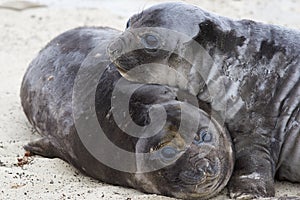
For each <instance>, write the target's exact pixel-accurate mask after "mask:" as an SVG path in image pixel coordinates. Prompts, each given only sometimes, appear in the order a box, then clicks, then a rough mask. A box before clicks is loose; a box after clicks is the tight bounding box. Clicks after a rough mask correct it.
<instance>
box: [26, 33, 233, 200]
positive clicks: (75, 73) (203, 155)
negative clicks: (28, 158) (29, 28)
mask: <svg viewBox="0 0 300 200" xmlns="http://www.w3.org/2000/svg"><path fill="white" fill-rule="evenodd" d="M119 35H120V33H119V31H116V30H113V29H109V28H78V29H74V30H70V31H68V32H65V33H63V34H61V35H59V36H58V37H56V38H55V39H53V40H52V41H51V42H50V43H49V44H48V45H47V46H46V47H45V48H44V49H43V50H41V52H40V53H39V55H38V56H37V57H36V58H35V59H34V60H33V61H32V63H31V64H30V66H29V68H28V70H27V72H26V74H25V76H24V79H23V82H22V86H21V94H20V95H21V102H22V106H23V109H24V112H25V114H26V116H27V118H28V120H29V121H30V123H31V124H32V125H33V127H34V128H35V129H36V130H37V131H38V133H39V134H40V135H41V137H42V138H41V139H39V140H37V141H33V142H31V143H29V144H28V145H26V146H25V149H26V150H28V151H30V152H31V153H33V154H37V155H42V156H46V157H50V158H54V157H58V158H61V159H63V160H65V161H67V162H69V163H71V164H72V165H74V166H75V167H76V168H77V169H79V170H80V171H82V172H84V173H85V174H87V175H89V176H91V177H94V178H96V179H99V180H102V181H104V182H106V183H111V184H115V185H121V186H126V187H132V188H136V189H138V190H141V191H144V192H147V193H157V194H163V195H168V196H175V197H179V198H185V199H199V198H209V197H211V196H213V195H215V194H217V193H218V192H219V191H220V190H222V189H223V188H224V187H225V185H226V184H227V182H228V181H229V178H230V176H231V174H232V170H233V163H234V157H233V156H234V155H233V149H232V142H231V138H230V136H229V135H228V133H227V131H226V129H225V128H224V127H223V126H222V124H219V123H218V122H217V121H216V120H215V119H214V118H213V117H212V116H211V115H210V111H209V109H207V111H206V112H205V111H203V110H202V109H198V108H197V107H198V105H196V106H197V107H195V106H193V105H191V104H189V103H187V102H189V98H188V94H187V95H185V96H184V95H179V91H178V90H177V89H172V88H170V87H167V86H160V85H143V86H141V87H138V89H137V90H135V91H134V93H133V95H132V96H131V98H130V101H129V105H130V106H129V112H130V116H129V117H128V118H127V117H124V118H123V119H122V120H123V121H122V124H123V125H124V127H127V126H128V125H130V124H131V123H135V124H138V125H139V126H142V127H144V126H146V125H148V124H150V123H151V122H152V120H153V121H155V119H156V118H158V119H159V116H154V118H153V119H152V118H150V113H151V111H152V110H153V109H154V110H155V108H156V107H157V106H160V107H163V108H164V110H165V111H166V123H165V124H164V125H163V127H162V129H161V130H159V132H158V133H157V134H155V135H154V136H151V137H148V138H140V137H146V136H148V135H147V133H148V132H146V129H145V130H144V131H141V132H140V133H139V135H137V136H138V137H132V136H130V135H128V134H127V133H125V132H124V131H122V130H121V128H122V126H123V125H121V128H119V127H118V125H117V123H116V122H115V120H114V117H115V115H113V114H112V113H113V111H114V109H115V108H114V107H113V106H112V100H113V99H114V98H115V96H114V95H113V94H114V93H113V90H114V89H115V87H116V84H117V82H118V81H119V80H120V78H121V75H120V74H119V72H118V71H117V69H116V67H115V66H114V65H113V64H110V61H109V57H108V56H107V54H106V49H107V46H108V44H109V43H110V41H111V40H112V39H114V38H116V37H117V36H119ZM97 70H98V71H97ZM99 70H100V71H101V72H102V75H101V76H100V75H99V74H101V73H95V72H99ZM78 77H79V78H78ZM76 78H78V79H76ZM77 81H79V82H77ZM80 81H81V82H80ZM79 83H81V84H82V85H80V84H79ZM90 83H92V84H91V85H89V84H90ZM78 85H80V87H78ZM121 86H122V88H123V90H121V93H122V94H123V95H126V94H127V93H128V92H129V91H127V89H130V88H133V87H135V86H136V84H135V83H131V82H128V81H126V80H124V82H123V84H122V85H121ZM93 88H94V89H93ZM126 88H127V89H126ZM177 99H181V100H182V101H179V100H177ZM184 101H187V102H184ZM74 102H75V103H74ZM121 103H123V102H121ZM93 104H94V105H93ZM123 104H125V105H126V103H125V102H124V103H123ZM183 108H186V109H187V110H188V111H189V112H186V113H185V117H182V116H183V115H182V114H183V113H184V112H183V110H182V109H183ZM93 114H96V119H97V120H98V121H97V122H98V123H97V124H96V125H95V126H94V125H93V124H92V123H90V121H89V118H93ZM117 114H121V115H122V114H123V113H117ZM196 118H197V119H198V121H197V123H195V120H194V119H196ZM131 119H132V121H131ZM80 120H84V121H83V123H81V124H80V123H79V122H80ZM182 123H184V124H185V127H183V129H182V127H181V124H182ZM98 124H100V126H101V128H102V130H103V132H104V134H105V135H106V137H107V138H108V139H109V140H110V141H111V142H113V144H114V145H116V146H118V147H120V148H121V149H124V150H126V151H128V152H132V153H134V155H135V158H134V160H133V161H130V162H128V160H129V159H127V158H124V157H122V156H120V154H118V153H117V152H114V151H110V150H109V149H106V147H105V148H104V146H105V145H106V144H105V143H103V141H102V140H97V138H98V137H97V136H98V133H97V132H96V133H94V130H97V125H98ZM195 124H196V126H195ZM93 134H94V135H93ZM82 137H84V138H88V139H89V141H90V143H89V145H90V146H91V147H93V148H92V149H91V148H90V146H86V143H85V142H84V140H82V139H84V138H82ZM94 151H95V152H97V153H103V154H104V157H105V158H108V159H109V160H110V161H111V162H115V163H118V164H119V166H124V165H125V166H127V169H128V171H120V170H118V169H115V168H112V167H109V166H107V165H106V164H105V163H102V160H98V159H97V157H96V156H95V155H96V154H93V152H94ZM138 153H150V155H151V156H150V158H149V157H146V156H145V157H144V156H143V155H147V154H143V155H142V156H140V154H138ZM155 167H158V168H157V170H155V171H146V172H144V173H141V172H143V171H145V169H151V168H155Z"/></svg>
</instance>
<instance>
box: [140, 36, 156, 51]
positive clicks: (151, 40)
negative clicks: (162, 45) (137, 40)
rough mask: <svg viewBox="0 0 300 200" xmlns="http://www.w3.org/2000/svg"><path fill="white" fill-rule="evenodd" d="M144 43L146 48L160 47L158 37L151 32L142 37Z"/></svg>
mask: <svg viewBox="0 0 300 200" xmlns="http://www.w3.org/2000/svg"><path fill="white" fill-rule="evenodd" d="M142 43H143V44H144V46H145V47H146V49H155V48H158V45H159V41H158V38H157V37H155V36H154V35H150V34H147V35H145V36H144V37H143V38H142Z"/></svg>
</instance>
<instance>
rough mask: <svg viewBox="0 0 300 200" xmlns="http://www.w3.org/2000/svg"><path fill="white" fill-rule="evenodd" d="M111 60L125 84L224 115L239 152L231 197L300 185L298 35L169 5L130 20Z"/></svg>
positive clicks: (182, 6) (176, 5)
mask: <svg viewBox="0 0 300 200" xmlns="http://www.w3.org/2000/svg"><path fill="white" fill-rule="evenodd" d="M183 19H184V20H183ZM170 38H171V39H170ZM116 49H117V50H116ZM130 49H131V50H130ZM109 52H110V55H111V59H112V61H113V62H114V63H115V64H116V65H117V66H118V69H119V71H120V72H121V73H122V75H123V76H124V77H125V78H126V79H128V80H131V81H137V82H143V83H158V84H167V85H171V86H175V87H178V88H181V89H185V90H188V91H189V92H190V93H191V94H193V95H196V96H197V97H198V99H199V100H201V101H204V102H207V103H208V104H209V105H210V107H211V108H212V110H215V111H216V112H218V113H219V114H220V116H221V117H220V118H221V121H222V120H223V121H224V125H225V126H226V127H227V128H228V130H229V132H230V134H231V136H232V138H233V142H234V146H235V151H236V161H235V170H234V173H233V176H232V179H231V181H230V183H229V189H230V192H231V196H232V197H236V198H253V197H260V196H273V195H274V193H275V190H274V177H275V176H277V178H278V179H279V180H289V181H292V182H300V32H299V31H296V30H290V29H286V28H283V27H278V26H274V25H266V24H262V23H257V22H253V21H250V20H241V21H235V20H231V19H228V18H225V17H221V16H217V15H215V14H212V13H209V12H206V11H203V10H201V9H200V8H198V7H195V6H191V5H187V4H182V3H166V4H160V5H157V6H153V7H151V8H149V9H147V10H144V11H143V12H142V13H140V14H137V15H134V16H133V17H131V19H130V20H129V22H128V28H127V30H126V31H125V32H124V33H123V34H122V36H120V37H119V38H117V40H115V42H113V43H112V44H111V46H110V49H109ZM149 63H154V64H153V65H151V67H148V68H147V67H145V64H146V65H149ZM162 65H165V66H167V67H166V68H161V70H159V69H158V67H155V66H159V67H161V66H162ZM138 66H144V68H142V70H136V71H134V70H135V69H136V68H137V67H138ZM153 66H154V67H153ZM168 70H169V72H166V71H168ZM166 73H168V74H174V76H173V77H167V78H165V77H164V76H161V75H160V74H166ZM153 77H156V78H153ZM178 77H179V78H178ZM182 77H183V78H182ZM171 79H174V80H172V81H170V80H171Z"/></svg>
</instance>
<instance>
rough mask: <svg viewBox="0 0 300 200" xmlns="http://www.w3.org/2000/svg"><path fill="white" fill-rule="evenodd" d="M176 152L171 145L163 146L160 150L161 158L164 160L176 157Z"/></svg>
mask: <svg viewBox="0 0 300 200" xmlns="http://www.w3.org/2000/svg"><path fill="white" fill-rule="evenodd" d="M177 153H178V151H177V150H176V149H175V148H174V147H171V146H166V147H163V148H162V149H161V150H160V155H161V158H162V159H164V160H173V159H174V158H175V157H176V155H177Z"/></svg>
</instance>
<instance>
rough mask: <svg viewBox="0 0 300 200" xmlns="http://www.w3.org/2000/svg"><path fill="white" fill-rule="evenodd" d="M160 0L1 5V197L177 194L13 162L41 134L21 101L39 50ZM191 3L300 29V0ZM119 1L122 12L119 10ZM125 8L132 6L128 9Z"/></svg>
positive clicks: (283, 191)
mask: <svg viewBox="0 0 300 200" xmlns="http://www.w3.org/2000/svg"><path fill="white" fill-rule="evenodd" d="M2 2H4V0H0V3H2ZM39 2H41V1H39ZM127 2H130V1H127ZM155 2H162V1H156V0H152V1H151V2H150V1H134V2H132V4H131V5H130V6H128V4H127V7H126V6H125V7H124V6H123V5H121V4H118V5H115V6H116V8H114V9H112V8H111V9H107V7H106V9H104V8H101V6H100V7H98V8H97V9H88V8H75V7H74V6H70V7H69V8H68V6H64V7H63V6H62V7H59V5H58V6H57V5H56V6H54V7H48V8H36V9H30V10H25V11H22V12H17V11H12V10H6V9H0V19H1V22H0V67H1V68H0V69H1V71H0V105H1V106H0V113H1V114H0V136H1V138H0V161H1V162H0V177H1V178H0V179H1V181H0V199H40V198H42V199H96V198H97V199H122V200H125V199H172V198H167V197H161V196H158V195H146V194H143V193H140V192H138V191H136V190H133V189H126V188H123V187H116V186H111V185H107V184H104V183H101V182H98V181H97V180H93V179H91V178H88V177H85V176H83V175H82V174H80V173H79V172H78V171H77V170H76V169H74V168H73V167H72V166H70V165H69V164H67V163H65V162H63V161H61V160H59V159H46V158H42V157H39V156H35V157H34V161H33V162H32V163H30V164H29V165H25V166H24V167H23V169H22V168H20V167H17V166H14V164H16V163H17V158H18V157H21V156H22V155H23V154H24V150H23V148H22V146H23V145H25V144H26V143H27V142H29V141H30V140H32V139H34V138H37V137H38V135H37V134H36V133H35V132H34V131H33V130H32V128H31V126H30V124H29V123H28V122H27V119H26V118H25V115H24V114H23V111H22V108H21V106H20V100H19V88H20V84H21V80H22V76H23V74H24V72H25V70H26V68H27V66H28V64H29V63H30V61H31V60H32V59H33V58H34V57H35V56H36V54H37V53H38V51H39V50H40V49H41V48H42V47H43V46H44V45H45V44H46V43H47V42H48V41H49V40H50V39H52V38H53V37H55V36H56V35H58V34H60V33H62V32H64V31H66V30H68V29H71V28H75V27H78V26H86V25H87V26H110V27H114V28H118V29H120V30H123V29H124V26H125V23H126V21H127V18H128V16H130V15H131V14H132V13H134V12H138V11H141V9H142V8H144V7H147V6H149V5H152V4H153V3H155ZM186 2H194V3H196V4H198V5H200V6H201V7H202V8H204V9H207V10H210V11H213V12H217V13H219V14H221V15H226V16H229V17H233V18H250V19H254V20H258V21H262V22H267V23H274V24H278V25H283V26H288V27H292V28H298V29H299V28H300V23H299V21H300V1H297V0H285V1H279V0H275V1H260V0H252V1H246V0H245V1H237V0H236V1H225V0H223V1H221V0H215V1H213V0H202V1H197V0H194V1H186ZM118 6H119V8H120V11H122V12H116V11H118V9H119V8H117V7H118ZM126 8H130V11H128V12H126V10H125V11H124V9H126ZM122 9H123V10H122ZM226 194H227V190H224V191H223V193H222V194H221V195H219V196H218V197H216V198H215V199H226V198H227V196H226ZM276 195H277V196H285V195H288V196H299V197H300V185H299V184H291V183H285V182H284V183H282V182H281V183H276Z"/></svg>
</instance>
